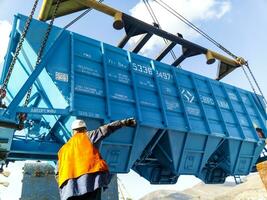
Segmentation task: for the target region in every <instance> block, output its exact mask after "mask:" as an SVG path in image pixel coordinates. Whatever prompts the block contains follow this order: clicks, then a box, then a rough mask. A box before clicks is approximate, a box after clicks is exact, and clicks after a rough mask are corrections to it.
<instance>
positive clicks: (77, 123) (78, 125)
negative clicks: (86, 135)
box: [71, 119, 86, 130]
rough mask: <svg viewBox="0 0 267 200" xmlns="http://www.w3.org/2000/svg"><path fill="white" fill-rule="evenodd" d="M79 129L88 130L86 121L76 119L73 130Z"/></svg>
mask: <svg viewBox="0 0 267 200" xmlns="http://www.w3.org/2000/svg"><path fill="white" fill-rule="evenodd" d="M78 128H86V124H85V121H83V120H81V119H76V120H74V121H73V122H72V124H71V129H72V130H75V129H78Z"/></svg>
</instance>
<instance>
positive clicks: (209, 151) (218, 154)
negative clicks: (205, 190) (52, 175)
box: [0, 0, 266, 184]
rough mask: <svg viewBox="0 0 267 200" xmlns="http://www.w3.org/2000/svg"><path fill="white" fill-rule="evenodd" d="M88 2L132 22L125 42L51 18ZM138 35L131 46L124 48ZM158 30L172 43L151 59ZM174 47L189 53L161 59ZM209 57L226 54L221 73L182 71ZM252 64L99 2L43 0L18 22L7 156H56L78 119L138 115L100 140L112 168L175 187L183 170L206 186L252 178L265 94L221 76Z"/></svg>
mask: <svg viewBox="0 0 267 200" xmlns="http://www.w3.org/2000/svg"><path fill="white" fill-rule="evenodd" d="M89 7H90V8H91V9H96V10H99V11H101V12H103V13H106V14H108V15H110V16H112V17H114V23H113V27H114V28H115V29H122V28H124V30H125V36H124V37H123V39H122V40H121V41H120V42H119V43H118V45H117V47H114V46H111V45H109V44H105V43H103V42H100V41H97V40H94V39H92V38H89V37H86V36H82V35H79V34H76V33H74V32H70V31H68V30H66V29H64V28H59V27H56V26H54V25H53V21H54V19H55V18H57V17H59V16H64V15H67V14H70V13H73V12H77V11H81V10H84V9H87V8H89ZM33 10H34V9H33ZM46 20H50V22H49V24H48V23H46V22H44V21H46ZM36 33H38V34H36ZM137 35H141V38H140V40H139V41H138V42H137V43H136V44H135V46H133V47H132V50H131V51H126V50H124V49H123V48H124V47H125V45H126V44H127V42H128V41H129V40H130V38H131V37H134V36H137ZM153 35H156V36H159V37H161V38H163V39H166V40H168V41H169V43H167V45H166V47H165V48H164V49H162V51H161V52H160V53H159V55H157V56H156V57H155V58H154V59H149V58H146V57H143V56H141V55H140V54H138V53H139V52H140V50H141V49H142V47H143V46H144V45H145V44H146V42H147V41H148V40H149V39H150V38H151V37H152V36H153ZM42 36H44V37H42ZM175 46H181V48H182V50H183V51H182V55H180V56H179V57H178V58H177V59H176V60H175V61H174V62H173V63H170V64H165V63H163V62H161V61H162V59H163V58H164V57H165V56H166V55H167V54H168V53H169V52H170V51H171V50H172V49H173V48H174V47H175ZM201 55H203V56H205V57H206V59H207V64H212V63H214V62H215V61H216V60H218V61H219V66H218V75H217V80H212V79H209V78H207V77H204V76H200V75H197V74H194V73H192V72H188V71H185V70H183V69H180V68H176V66H178V65H179V64H181V63H182V62H183V61H184V60H185V59H189V58H190V57H194V56H201ZM36 60H37V61H36ZM244 64H246V62H245V61H244V59H242V58H239V57H237V58H235V59H232V58H228V57H226V56H223V55H221V54H219V53H216V52H215V51H212V50H209V49H207V48H205V47H202V46H200V45H198V44H195V43H193V42H190V41H188V40H186V39H184V38H183V37H181V35H180V34H179V35H173V34H170V33H168V32H166V31H164V30H161V29H160V28H159V27H157V26H153V25H149V24H147V23H145V22H142V21H140V20H138V19H136V18H134V17H131V16H129V15H127V14H125V13H123V12H121V11H119V10H116V9H114V8H111V7H109V6H107V5H105V4H103V3H99V2H97V1H95V0H86V1H81V0H75V1H73V0H65V1H59V0H44V2H43V6H42V9H41V12H40V15H39V20H37V19H33V18H32V15H30V17H26V16H24V15H21V14H18V15H16V16H15V19H14V22H13V28H12V32H11V34H10V42H9V46H8V50H7V54H6V57H5V62H4V67H3V70H2V76H1V83H2V84H3V85H4V86H5V87H2V89H1V90H0V96H1V97H2V99H3V97H5V96H6V101H7V104H5V103H4V102H3V101H4V100H2V102H1V109H0V113H1V114H0V131H1V135H0V159H1V162H2V163H6V162H9V161H16V160H25V159H27V160H29V159H33V160H52V161H56V160H57V152H58V150H59V149H60V147H61V146H62V145H63V144H64V143H65V142H66V141H67V140H68V139H69V138H70V137H71V133H70V129H69V127H70V123H71V122H72V121H73V120H74V119H75V118H79V119H84V120H85V121H86V123H87V125H88V127H89V129H94V128H96V127H98V126H100V125H101V124H103V123H108V122H110V121H113V120H117V119H122V118H125V117H134V118H135V119H136V120H137V122H138V123H137V126H136V127H128V128H123V129H121V130H119V131H117V132H116V133H114V134H113V135H111V136H109V137H108V138H106V139H105V140H104V141H103V142H102V143H101V145H100V146H99V149H100V151H101V154H102V155H103V157H104V159H105V160H106V161H107V163H108V165H109V169H110V171H111V172H112V173H128V172H129V170H130V169H133V170H134V171H136V172H137V173H138V174H140V175H141V176H142V177H144V178H145V179H147V180H148V181H150V183H152V184H174V183H176V182H177V179H178V178H179V176H180V175H195V176H196V177H198V178H200V179H201V180H203V181H204V182H205V183H223V182H224V181H225V178H226V177H227V176H230V175H232V176H234V175H247V174H249V173H250V172H251V171H253V170H255V164H256V163H257V161H258V159H259V157H260V154H261V152H262V150H263V149H264V146H265V135H264V134H265V133H266V124H265V121H266V112H265V106H266V105H265V104H264V98H263V96H260V95H257V94H255V93H252V92H249V91H246V90H242V89H240V88H236V87H234V86H231V85H228V84H225V83H222V82H220V81H219V80H220V79H222V78H223V77H224V76H226V75H227V74H229V73H231V72H232V71H233V70H235V69H236V68H238V67H241V66H242V65H244ZM256 128H258V129H260V130H261V131H262V135H259V134H258V132H257V131H256ZM264 160H266V159H265V157H263V158H261V161H264Z"/></svg>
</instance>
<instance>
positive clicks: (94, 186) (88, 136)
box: [58, 118, 136, 200]
mask: <svg viewBox="0 0 267 200" xmlns="http://www.w3.org/2000/svg"><path fill="white" fill-rule="evenodd" d="M135 125H136V121H135V119H133V118H128V119H124V120H118V121H114V122H112V123H110V124H107V125H104V126H101V127H99V128H98V129H96V130H93V131H87V127H86V123H85V122H84V121H83V120H75V121H74V122H73V123H72V125H71V128H72V130H73V135H72V137H71V139H70V140H69V141H68V142H67V143H66V144H64V145H63V146H62V147H61V149H60V150H59V152H58V185H59V191H60V197H61V200H75V199H86V200H100V199H101V190H102V189H106V188H107V186H108V184H109V182H110V179H111V175H110V173H109V170H108V166H107V164H106V162H105V161H104V160H103V159H102V157H101V155H100V153H99V151H98V149H97V146H98V145H99V143H100V141H101V140H102V139H104V138H105V137H107V136H109V135H110V134H111V133H113V132H114V131H116V130H118V129H120V128H122V127H125V126H135Z"/></svg>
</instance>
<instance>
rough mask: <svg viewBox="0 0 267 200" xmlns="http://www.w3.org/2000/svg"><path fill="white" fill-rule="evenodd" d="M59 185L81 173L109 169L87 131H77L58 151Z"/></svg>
mask: <svg viewBox="0 0 267 200" xmlns="http://www.w3.org/2000/svg"><path fill="white" fill-rule="evenodd" d="M58 161H59V164H58V185H59V187H60V186H61V185H62V184H63V183H64V182H65V181H66V180H68V179H72V178H78V177H79V176H81V175H84V174H88V173H95V172H101V171H108V166H107V164H106V162H105V161H104V160H103V159H102V158H101V156H100V153H99V151H98V149H97V148H95V147H94V145H93V144H92V142H91V141H90V140H89V138H88V135H87V133H76V134H75V135H73V136H72V138H71V139H70V140H69V141H68V142H67V143H66V144H64V145H63V146H62V147H61V149H60V150H59V152H58Z"/></svg>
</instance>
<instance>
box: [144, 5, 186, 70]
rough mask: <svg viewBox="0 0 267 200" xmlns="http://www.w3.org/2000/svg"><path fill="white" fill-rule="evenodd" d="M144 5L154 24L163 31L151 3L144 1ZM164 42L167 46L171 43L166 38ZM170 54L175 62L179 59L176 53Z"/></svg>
mask: <svg viewBox="0 0 267 200" xmlns="http://www.w3.org/2000/svg"><path fill="white" fill-rule="evenodd" d="M143 3H144V4H145V6H146V8H147V10H148V12H149V14H150V16H151V18H152V20H153V22H154V23H155V24H157V25H158V27H159V29H161V26H160V23H159V20H158V19H157V16H156V15H155V12H154V11H153V8H152V6H151V5H150V3H149V1H148V0H143ZM163 40H164V42H165V44H167V45H168V44H169V43H170V42H169V41H168V40H167V39H165V38H163ZM170 52H171V55H172V58H173V59H174V60H176V59H177V57H176V55H175V53H174V51H173V50H171V51H170ZM179 67H181V66H180V65H179Z"/></svg>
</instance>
